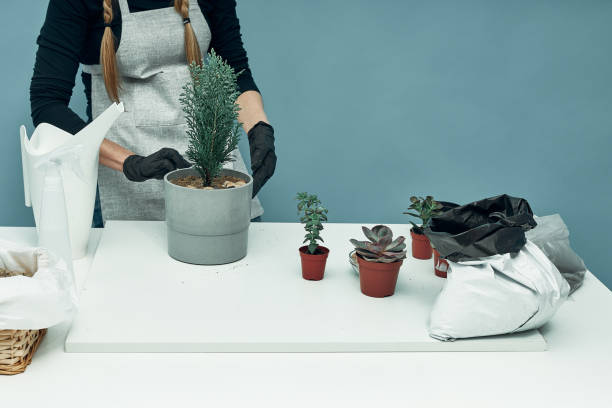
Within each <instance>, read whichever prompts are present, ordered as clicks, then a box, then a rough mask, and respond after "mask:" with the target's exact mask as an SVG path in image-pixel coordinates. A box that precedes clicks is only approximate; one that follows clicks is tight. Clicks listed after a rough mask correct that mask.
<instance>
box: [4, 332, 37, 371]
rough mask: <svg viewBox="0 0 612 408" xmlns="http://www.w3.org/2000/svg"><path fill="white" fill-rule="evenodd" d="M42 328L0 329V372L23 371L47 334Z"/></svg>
mask: <svg viewBox="0 0 612 408" xmlns="http://www.w3.org/2000/svg"><path fill="white" fill-rule="evenodd" d="M46 332H47V329H42V330H0V374H4V375H13V374H20V373H23V372H24V371H25V369H26V367H27V366H28V365H29V364H30V363H31V362H32V357H33V356H34V353H35V352H36V349H37V348H38V345H39V344H40V342H41V340H42V339H43V337H44V336H45V333H46Z"/></svg>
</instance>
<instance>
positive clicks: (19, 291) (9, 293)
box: [0, 240, 77, 330]
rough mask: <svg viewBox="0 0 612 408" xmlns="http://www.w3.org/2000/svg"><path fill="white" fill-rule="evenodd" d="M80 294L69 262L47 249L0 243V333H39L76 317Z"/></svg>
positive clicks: (6, 242) (0, 241) (5, 242)
mask: <svg viewBox="0 0 612 408" xmlns="http://www.w3.org/2000/svg"><path fill="white" fill-rule="evenodd" d="M76 307H77V294H76V287H75V282H74V276H73V274H72V272H71V271H70V270H69V268H68V267H67V265H66V263H65V262H64V261H63V260H62V259H59V258H57V257H56V256H55V255H54V254H52V253H51V252H49V251H48V250H46V249H44V248H33V247H25V246H20V245H16V244H14V243H11V242H8V241H3V240H0V330H5V329H8V330H38V329H45V328H48V327H52V326H55V325H56V324H58V323H61V322H63V321H65V320H69V319H71V318H72V317H73V316H74V313H75V312H76Z"/></svg>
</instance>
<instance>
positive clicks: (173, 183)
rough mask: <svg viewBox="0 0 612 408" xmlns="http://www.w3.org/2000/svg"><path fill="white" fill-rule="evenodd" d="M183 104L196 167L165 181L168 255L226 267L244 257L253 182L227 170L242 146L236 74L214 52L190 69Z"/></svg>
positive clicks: (168, 175)
mask: <svg viewBox="0 0 612 408" xmlns="http://www.w3.org/2000/svg"><path fill="white" fill-rule="evenodd" d="M189 70H190V72H191V81H189V82H188V83H187V84H185V86H184V87H183V93H182V94H181V98H180V102H181V105H182V107H183V112H184V114H185V119H186V122H187V135H188V137H189V146H188V149H187V153H186V154H187V157H188V158H189V160H190V161H191V162H193V163H194V166H193V167H191V168H189V169H180V170H175V171H173V172H170V173H168V174H167V175H166V176H165V178H164V186H165V188H164V189H165V201H166V224H167V230H168V253H169V255H170V256H171V257H173V258H175V259H177V260H179V261H183V262H188V263H193V264H204V265H213V264H224V263H229V262H233V261H236V260H238V259H241V258H243V257H244V256H246V253H247V242H248V230H249V224H250V220H251V196H252V190H253V183H252V179H251V177H250V176H249V175H248V174H245V173H241V172H238V171H235V170H229V169H224V168H223V164H225V163H228V162H230V161H231V160H232V154H231V153H232V151H233V150H234V149H235V148H236V147H237V146H238V140H239V135H240V123H238V120H237V119H238V110H239V107H238V105H237V104H236V98H237V97H238V95H239V93H238V87H237V84H236V78H237V74H236V73H235V72H234V70H233V69H232V68H231V67H230V66H229V65H228V64H227V63H226V62H224V61H223V60H222V59H221V58H220V57H219V56H217V55H216V54H215V53H214V51H212V52H211V53H210V54H209V58H208V63H207V65H204V64H203V63H202V64H201V65H200V64H196V63H195V62H194V63H192V64H191V65H190V66H189Z"/></svg>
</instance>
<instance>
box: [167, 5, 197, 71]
mask: <svg viewBox="0 0 612 408" xmlns="http://www.w3.org/2000/svg"><path fill="white" fill-rule="evenodd" d="M174 10H176V12H177V13H179V14H180V15H181V17H183V22H184V25H185V54H186V55H187V63H189V64H191V63H192V62H194V61H195V62H196V63H197V64H202V51H200V46H199V45H198V39H197V38H196V35H195V32H194V31H193V27H192V26H191V23H190V22H189V0H174Z"/></svg>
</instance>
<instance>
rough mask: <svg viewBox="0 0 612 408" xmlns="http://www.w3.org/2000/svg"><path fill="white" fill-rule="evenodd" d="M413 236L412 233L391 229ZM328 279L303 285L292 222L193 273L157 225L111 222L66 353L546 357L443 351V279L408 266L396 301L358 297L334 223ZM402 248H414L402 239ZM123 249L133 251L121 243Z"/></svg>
mask: <svg viewBox="0 0 612 408" xmlns="http://www.w3.org/2000/svg"><path fill="white" fill-rule="evenodd" d="M390 227H391V228H392V229H393V231H394V232H395V233H396V235H405V236H408V237H409V236H410V235H409V232H410V231H409V230H410V226H409V225H405V224H404V225H391V226H390ZM323 232H324V236H325V243H326V245H327V246H328V247H329V248H330V249H331V251H330V253H329V257H328V259H327V265H326V268H325V278H324V279H323V280H321V281H317V282H313V281H307V280H304V279H302V277H301V267H300V256H299V254H298V249H297V248H298V246H300V245H301V242H302V240H303V239H304V228H303V226H302V225H301V224H298V223H253V224H252V225H251V227H250V230H249V248H248V253H247V255H246V257H245V258H243V259H241V260H239V261H237V262H234V263H231V264H227V265H192V264H187V263H183V262H179V261H177V260H175V259H173V258H171V257H170V256H169V255H168V251H167V241H166V235H167V234H166V225H165V223H164V222H161V221H109V222H107V223H106V228H105V229H104V234H103V235H102V239H101V240H100V243H99V244H98V249H97V251H96V256H95V259H94V261H93V264H92V267H91V271H90V272H89V274H88V275H89V277H88V279H87V282H86V285H85V288H84V289H83V290H82V292H81V299H80V302H79V303H80V304H79V313H78V316H77V317H76V319H75V320H74V322H73V324H72V328H71V330H70V332H69V334H68V338H67V340H66V351H68V352H355V351H357V352H362V351H543V350H546V342H545V341H544V339H543V338H542V336H541V335H540V333H539V332H538V331H537V330H530V331H527V332H521V333H515V334H511V335H504V336H492V337H482V338H478V339H469V340H468V339H466V340H457V341H455V342H443V341H439V340H435V339H433V338H431V337H430V336H429V334H428V332H427V321H428V319H429V313H430V311H431V308H432V305H433V303H434V301H435V299H436V298H437V296H438V294H439V293H440V290H441V289H442V286H443V284H444V282H445V280H444V279H441V278H438V277H437V276H435V275H434V273H433V260H431V259H429V260H418V259H414V258H412V257H410V256H409V257H408V258H407V259H405V260H404V262H403V264H402V266H401V269H400V273H399V279H398V282H397V287H396V290H395V295H393V296H390V297H386V298H384V299H380V298H372V297H369V296H365V295H363V294H362V293H361V291H360V289H359V276H358V275H357V274H356V273H355V271H354V270H353V269H352V267H351V265H350V263H349V261H348V254H349V252H350V251H351V250H352V249H353V246H352V245H351V244H350V242H349V238H350V237H359V236H360V235H362V232H361V228H360V225H358V224H337V223H329V224H327V225H326V226H325V230H324V231H323ZM408 239H409V238H408ZM126 243H129V245H126Z"/></svg>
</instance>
